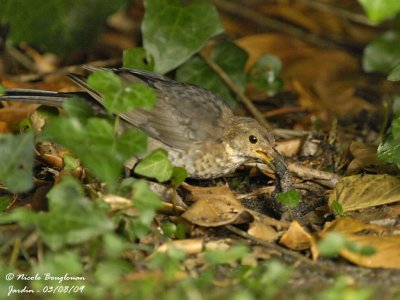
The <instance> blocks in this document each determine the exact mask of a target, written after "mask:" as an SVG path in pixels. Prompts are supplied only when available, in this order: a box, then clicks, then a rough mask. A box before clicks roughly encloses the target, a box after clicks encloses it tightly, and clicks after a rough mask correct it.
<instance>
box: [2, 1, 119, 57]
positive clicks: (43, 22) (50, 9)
mask: <svg viewBox="0 0 400 300" xmlns="http://www.w3.org/2000/svg"><path fill="white" fill-rule="evenodd" d="M125 2H126V0H85V1H81V0H60V1H42V0H30V1H25V0H1V1H0V23H2V24H9V25H10V28H11V31H10V35H9V37H8V38H9V40H10V41H11V42H14V43H20V42H28V43H34V44H39V45H41V46H42V47H43V46H44V47H45V48H46V49H47V50H48V51H50V52H54V53H56V54H61V55H65V54H68V53H70V52H71V51H74V50H77V49H82V47H87V46H89V45H90V44H92V42H94V41H95V40H96V38H97V35H98V34H99V33H100V32H101V30H102V28H103V26H102V25H103V24H104V23H105V20H106V18H107V16H109V15H111V14H112V13H114V12H115V11H117V10H118V9H119V8H120V7H121V6H122V5H123V4H124V3H125ZM37 8H40V9H37Z"/></svg>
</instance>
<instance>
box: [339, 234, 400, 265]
mask: <svg viewBox="0 0 400 300" xmlns="http://www.w3.org/2000/svg"><path fill="white" fill-rule="evenodd" d="M346 239H347V240H348V241H350V242H354V243H356V244H358V245H360V246H364V247H368V246H372V247H373V248H374V249H375V251H376V252H375V254H373V255H360V254H358V253H356V252H353V251H350V250H348V249H342V250H341V251H340V255H341V256H343V257H344V258H346V259H347V260H349V261H351V262H353V263H355V264H357V265H359V266H363V267H368V268H386V269H400V236H398V235H392V236H376V235H354V234H351V235H346Z"/></svg>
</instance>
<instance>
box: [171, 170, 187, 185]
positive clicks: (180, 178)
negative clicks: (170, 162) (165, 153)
mask: <svg viewBox="0 0 400 300" xmlns="http://www.w3.org/2000/svg"><path fill="white" fill-rule="evenodd" d="M187 176H188V172H187V171H186V169H185V168H182V167H174V168H173V170H172V176H171V181H172V186H174V187H178V186H180V185H181V184H182V183H183V182H184V181H185V179H186V177H187Z"/></svg>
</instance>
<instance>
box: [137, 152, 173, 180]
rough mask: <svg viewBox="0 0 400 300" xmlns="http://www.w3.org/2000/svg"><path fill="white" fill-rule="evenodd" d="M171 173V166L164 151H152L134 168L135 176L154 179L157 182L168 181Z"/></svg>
mask: <svg viewBox="0 0 400 300" xmlns="http://www.w3.org/2000/svg"><path fill="white" fill-rule="evenodd" d="M172 172H173V167H172V164H171V162H170V161H169V159H168V153H167V151H165V150H164V149H156V150H154V151H153V152H152V153H150V154H149V155H148V156H146V157H145V158H144V159H143V160H142V161H141V162H139V163H138V164H137V166H136V167H135V173H136V174H139V175H143V176H146V177H150V178H155V179H157V181H159V182H164V181H167V180H169V179H170V178H171V176H172Z"/></svg>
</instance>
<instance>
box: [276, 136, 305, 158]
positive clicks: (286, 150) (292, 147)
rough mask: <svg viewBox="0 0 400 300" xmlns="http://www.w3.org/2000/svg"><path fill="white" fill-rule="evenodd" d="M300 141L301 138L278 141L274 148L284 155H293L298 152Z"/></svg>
mask: <svg viewBox="0 0 400 300" xmlns="http://www.w3.org/2000/svg"><path fill="white" fill-rule="evenodd" d="M302 143H303V141H302V139H301V138H294V139H290V140H284V141H279V142H277V143H276V146H275V149H276V150H277V151H278V152H279V153H280V154H282V155H283V156H285V157H293V156H295V155H296V154H297V153H298V152H299V150H300V147H301V144H302Z"/></svg>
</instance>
